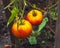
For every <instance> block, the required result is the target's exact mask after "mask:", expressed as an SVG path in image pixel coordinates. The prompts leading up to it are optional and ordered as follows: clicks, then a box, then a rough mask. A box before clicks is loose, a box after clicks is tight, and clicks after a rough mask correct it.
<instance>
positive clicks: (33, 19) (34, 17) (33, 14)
mask: <svg viewBox="0 0 60 48" xmlns="http://www.w3.org/2000/svg"><path fill="white" fill-rule="evenodd" d="M26 19H27V20H28V21H29V22H30V23H31V24H32V25H39V24H40V23H41V22H42V20H43V15H42V12H41V11H39V10H31V11H30V12H28V13H27V16H26Z"/></svg>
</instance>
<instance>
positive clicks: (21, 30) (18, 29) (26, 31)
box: [12, 19, 32, 39]
mask: <svg viewBox="0 0 60 48" xmlns="http://www.w3.org/2000/svg"><path fill="white" fill-rule="evenodd" d="M21 21H22V24H19V25H18V23H20V22H21ZM21 21H19V22H15V23H14V24H13V25H12V34H13V35H14V36H15V37H17V38H21V39H24V38H27V37H28V36H29V35H30V34H31V33H32V25H31V24H30V23H29V22H28V21H27V20H24V19H23V20H21Z"/></svg>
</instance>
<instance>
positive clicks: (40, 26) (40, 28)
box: [38, 17, 48, 32]
mask: <svg viewBox="0 0 60 48" xmlns="http://www.w3.org/2000/svg"><path fill="white" fill-rule="evenodd" d="M47 22H48V18H47V17H45V18H44V19H43V21H42V23H41V24H40V25H39V26H38V32H39V31H41V30H42V29H43V28H44V27H45V25H46V23H47Z"/></svg>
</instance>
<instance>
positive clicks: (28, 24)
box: [12, 10, 43, 39]
mask: <svg viewBox="0 0 60 48" xmlns="http://www.w3.org/2000/svg"><path fill="white" fill-rule="evenodd" d="M42 20H43V15H42V12H41V11H39V10H31V11H29V12H28V13H27V15H26V19H22V20H21V21H18V22H14V24H13V25H12V33H13V35H14V36H15V37H17V38H21V39H24V38H27V37H29V35H31V33H32V25H35V26H38V25H39V24H40V23H41V22H42ZM21 22H22V24H21ZM18 23H19V24H18Z"/></svg>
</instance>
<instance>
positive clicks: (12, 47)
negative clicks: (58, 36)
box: [0, 0, 56, 48]
mask: <svg viewBox="0 0 60 48" xmlns="http://www.w3.org/2000/svg"><path fill="white" fill-rule="evenodd" d="M0 2H1V0H0ZM52 3H53V4H55V3H56V0H53V1H51V0H48V1H47V0H45V1H44V0H37V1H36V0H34V1H33V0H30V1H29V2H28V3H27V4H29V5H30V4H36V5H37V7H38V8H41V9H42V10H45V9H48V6H51V5H53V4H52ZM1 4H2V3H1ZM2 6H4V4H3V5H2ZM2 6H1V5H0V8H1V7H2ZM31 9H32V7H31V6H27V8H26V9H25V14H26V13H27V12H28V11H29V10H31ZM53 9H54V8H53ZM49 11H50V10H49ZM7 15H8V14H7ZM45 17H48V18H49V21H48V23H47V25H46V26H45V27H44V29H43V30H42V31H41V34H40V35H39V36H38V37H37V41H38V44H34V45H31V44H29V42H28V40H27V39H24V40H21V41H20V43H18V42H17V40H16V38H15V37H14V36H13V35H12V34H11V29H10V28H11V25H10V26H9V28H7V27H6V23H7V20H8V18H9V17H7V16H6V13H5V11H2V12H1V13H0V48H54V42H55V38H54V37H55V29H56V20H53V18H51V17H52V16H50V14H46V15H45ZM17 46H18V47H17Z"/></svg>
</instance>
